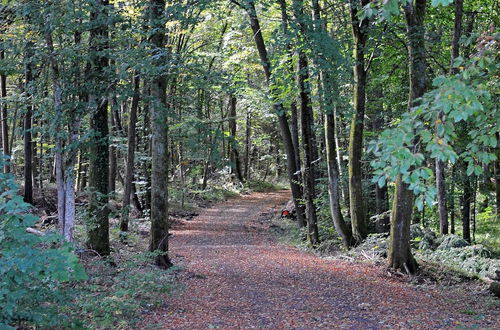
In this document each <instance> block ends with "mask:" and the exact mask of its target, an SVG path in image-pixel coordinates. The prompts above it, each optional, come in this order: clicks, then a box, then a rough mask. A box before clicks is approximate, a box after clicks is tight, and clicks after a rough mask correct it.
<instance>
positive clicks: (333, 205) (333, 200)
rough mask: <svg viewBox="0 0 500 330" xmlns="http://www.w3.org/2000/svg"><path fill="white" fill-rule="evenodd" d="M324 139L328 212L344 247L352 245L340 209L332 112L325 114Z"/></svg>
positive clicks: (348, 230) (348, 228) (350, 234)
mask: <svg viewBox="0 0 500 330" xmlns="http://www.w3.org/2000/svg"><path fill="white" fill-rule="evenodd" d="M325 140H326V158H327V165H328V194H329V196H330V213H331V215H332V219H333V224H334V226H335V230H336V231H337V233H338V234H339V235H340V237H341V238H342V243H343V244H344V246H345V247H346V248H349V247H351V246H352V245H353V243H354V242H353V237H352V232H351V228H350V227H349V226H348V225H347V224H346V223H345V221H344V218H343V217H342V212H341V209H340V183H339V171H338V166H339V165H338V162H337V153H336V150H335V116H334V115H333V112H332V113H327V114H326V115H325Z"/></svg>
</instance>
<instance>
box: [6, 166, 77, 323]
mask: <svg viewBox="0 0 500 330" xmlns="http://www.w3.org/2000/svg"><path fill="white" fill-rule="evenodd" d="M1 163H2V161H0V167H1V166H2V164H1ZM17 191H18V187H17V185H16V184H15V183H14V178H13V176H12V175H10V174H3V173H0V306H1V309H0V328H2V329H4V328H6V329H9V328H12V329H14V327H15V326H20V325H23V324H29V325H37V326H39V327H45V328H47V327H56V326H58V325H59V324H61V323H62V322H66V321H67V320H65V316H64V315H63V314H62V313H61V308H62V306H63V305H64V303H65V302H66V301H68V300H69V299H70V298H71V297H70V293H68V292H66V291H64V290H63V286H64V285H67V284H68V283H70V282H72V281H78V280H83V279H85V278H86V275H85V270H84V268H83V267H82V266H81V264H80V263H79V261H78V257H77V256H76V255H75V254H74V253H73V248H72V246H71V245H70V244H68V243H63V242H62V241H61V238H60V237H59V236H58V235H45V236H36V235H34V234H31V233H28V232H26V229H27V228H28V227H31V226H33V225H34V224H35V223H36V222H37V221H38V218H37V217H35V216H33V215H31V214H29V213H28V211H29V209H30V207H31V206H30V205H29V204H27V203H25V202H23V199H22V197H21V196H18V195H17Z"/></svg>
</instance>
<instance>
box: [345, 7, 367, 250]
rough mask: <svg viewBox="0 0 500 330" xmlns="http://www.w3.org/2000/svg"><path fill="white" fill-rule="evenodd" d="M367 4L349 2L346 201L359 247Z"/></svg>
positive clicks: (362, 228) (362, 217)
mask: <svg viewBox="0 0 500 330" xmlns="http://www.w3.org/2000/svg"><path fill="white" fill-rule="evenodd" d="M368 3H369V1H368V0H350V5H351V26H352V34H353V38H354V60H355V63H354V80H355V81H356V86H355V89H354V110H355V114H354V117H353V119H352V122H351V131H350V136H349V202H350V211H351V225H352V233H353V236H354V239H355V240H356V243H357V244H359V243H361V241H363V240H364V239H365V237H366V236H367V234H368V230H367V227H366V221H365V209H364V204H363V185H362V178H363V173H362V169H361V157H362V153H363V129H364V117H365V100H366V80H367V79H366V78H367V72H366V70H365V48H366V41H367V39H368V19H364V20H363V21H361V22H360V21H359V12H360V11H361V10H362V8H363V7H364V6H365V5H367V4H368Z"/></svg>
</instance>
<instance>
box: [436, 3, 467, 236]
mask: <svg viewBox="0 0 500 330" xmlns="http://www.w3.org/2000/svg"><path fill="white" fill-rule="evenodd" d="M462 16H463V0H456V1H455V27H454V29H453V41H452V47H451V64H450V72H451V74H456V73H457V72H458V68H454V67H453V62H454V60H455V59H456V58H457V57H458V56H459V55H460V35H461V34H462ZM439 120H440V121H441V122H444V113H443V112H440V113H439ZM445 171H446V169H445V163H444V162H443V161H441V160H438V159H436V186H437V199H438V211H439V231H440V232H441V234H443V235H446V234H448V209H447V203H446V180H445V177H446V175H445Z"/></svg>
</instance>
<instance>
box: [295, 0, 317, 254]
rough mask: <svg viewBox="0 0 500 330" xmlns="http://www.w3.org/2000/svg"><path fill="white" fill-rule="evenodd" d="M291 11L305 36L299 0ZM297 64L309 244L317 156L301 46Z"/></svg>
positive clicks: (312, 240) (314, 235)
mask: <svg viewBox="0 0 500 330" xmlns="http://www.w3.org/2000/svg"><path fill="white" fill-rule="evenodd" d="M293 12H294V16H295V19H296V20H297V21H298V24H299V27H300V32H301V34H302V36H304V37H305V34H306V26H305V23H304V21H303V19H304V17H303V16H304V13H303V3H302V1H297V0H295V1H293ZM298 53H299V66H298V73H297V84H298V88H299V94H300V125H301V136H302V152H303V155H304V158H303V161H302V164H303V165H302V182H303V191H304V201H305V204H306V220H307V236H308V238H309V241H310V243H311V244H312V245H316V244H318V243H319V232H318V223H317V216H316V207H315V205H314V199H315V198H316V192H315V189H316V187H315V185H316V182H315V180H316V176H315V169H314V161H316V158H317V150H316V152H315V150H314V149H315V144H316V141H315V137H314V133H313V122H312V121H313V109H312V105H311V95H310V91H311V86H310V85H309V64H308V60H307V57H306V54H305V52H304V51H303V49H301V48H300V47H299V50H298Z"/></svg>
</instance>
